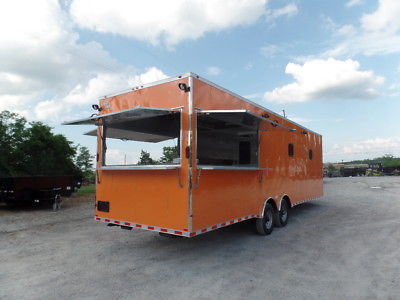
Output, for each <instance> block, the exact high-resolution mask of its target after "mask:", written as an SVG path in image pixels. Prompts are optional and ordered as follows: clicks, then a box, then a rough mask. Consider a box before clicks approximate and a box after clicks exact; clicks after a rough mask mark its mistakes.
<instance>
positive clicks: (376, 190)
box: [0, 177, 400, 299]
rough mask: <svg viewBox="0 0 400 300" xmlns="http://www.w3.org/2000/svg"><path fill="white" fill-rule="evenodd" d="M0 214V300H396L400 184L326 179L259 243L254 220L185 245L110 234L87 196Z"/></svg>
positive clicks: (144, 235)
mask: <svg viewBox="0 0 400 300" xmlns="http://www.w3.org/2000/svg"><path fill="white" fill-rule="evenodd" d="M63 205H64V206H63V209H62V210H61V211H59V212H55V213H54V212H52V211H51V210H50V209H46V208H42V209H24V210H7V209H6V208H5V207H0V299H56V298H60V299H76V298H80V299H81V298H83V299H94V298H96V299H187V298H196V299H198V298H200V299H211V298H212V299H243V298H245V297H250V298H253V299H265V298H278V297H279V298H289V299H292V298H293V299H321V298H323V299H337V298H340V299H349V298H353V299H399V297H400V296H399V295H400V177H375V178H373V177H354V178H330V179H325V196H324V198H323V199H322V200H321V201H316V202H311V203H306V204H303V205H300V206H298V207H295V208H293V209H292V211H291V216H290V220H289V224H288V225H287V226H286V227H284V228H278V229H275V230H274V232H273V233H272V235H270V236H267V237H263V236H258V235H256V234H254V233H253V227H252V226H253V225H252V223H251V222H247V223H240V224H236V225H232V226H230V227H227V228H223V229H220V230H217V231H214V232H211V233H207V234H204V235H201V236H198V237H195V238H192V239H170V238H165V237H160V236H159V235H158V234H156V233H153V232H149V231H141V230H132V231H125V230H121V229H119V228H115V227H112V228H109V227H106V226H105V224H104V223H98V222H95V221H93V198H92V197H91V196H89V197H87V196H86V197H80V198H79V197H73V198H70V199H66V200H65V202H64V204H63Z"/></svg>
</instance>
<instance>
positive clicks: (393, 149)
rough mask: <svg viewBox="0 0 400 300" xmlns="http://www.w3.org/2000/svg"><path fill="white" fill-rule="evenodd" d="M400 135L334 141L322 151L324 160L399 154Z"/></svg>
mask: <svg viewBox="0 0 400 300" xmlns="http://www.w3.org/2000/svg"><path fill="white" fill-rule="evenodd" d="M399 149H400V137H386V138H372V139H366V140H362V141H354V142H348V143H335V144H333V145H331V146H329V148H328V149H327V151H326V152H325V153H324V160H325V161H338V160H342V159H343V160H352V159H357V158H366V157H377V156H381V155H385V154H392V155H399V154H400V150H399Z"/></svg>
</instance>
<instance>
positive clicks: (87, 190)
mask: <svg viewBox="0 0 400 300" xmlns="http://www.w3.org/2000/svg"><path fill="white" fill-rule="evenodd" d="M94 192H96V185H95V184H89V185H83V186H81V188H80V189H79V190H78V192H77V194H78V195H88V194H93V193H94Z"/></svg>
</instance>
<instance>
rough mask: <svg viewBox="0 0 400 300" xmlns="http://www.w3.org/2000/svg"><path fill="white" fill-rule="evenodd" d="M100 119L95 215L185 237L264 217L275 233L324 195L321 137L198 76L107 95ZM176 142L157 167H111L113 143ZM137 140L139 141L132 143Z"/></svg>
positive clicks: (93, 120) (259, 223)
mask: <svg viewBox="0 0 400 300" xmlns="http://www.w3.org/2000/svg"><path fill="white" fill-rule="evenodd" d="M93 107H94V109H97V110H98V113H97V114H95V115H92V116H91V117H90V118H87V119H82V120H77V121H73V122H67V123H64V124H69V125H73V124H76V125H81V124H92V125H96V126H97V129H95V130H92V131H90V132H88V133H87V134H88V135H94V136H97V158H96V161H97V168H96V176H97V179H96V180H97V183H96V212H95V220H97V221H102V222H105V223H108V224H113V225H117V226H121V228H124V229H130V228H141V229H146V230H152V231H158V232H161V233H165V234H172V235H178V236H184V237H194V236H197V235H199V234H202V233H205V232H208V231H211V230H215V229H218V228H221V227H224V226H228V225H230V224H234V223H237V222H241V221H244V220H248V219H255V226H256V229H257V231H258V232H259V233H260V234H262V235H266V234H269V233H271V231H272V229H273V228H274V226H284V225H286V223H287V222H288V217H289V213H290V208H291V207H293V206H295V205H298V204H300V203H303V202H306V201H310V200H313V199H316V198H318V197H321V196H322V194H323V184H322V136H321V135H320V134H318V133H315V132H313V131H312V130H310V129H307V128H305V127H303V126H301V125H299V124H297V123H295V122H293V121H290V120H289V119H287V118H284V117H282V116H280V115H279V114H276V113H274V112H272V111H270V110H268V109H266V108H264V107H262V106H260V105H258V104H255V103H253V102H250V101H249V100H247V99H245V98H243V97H241V96H239V95H236V94H235V93H232V92H230V91H228V90H226V89H224V88H222V87H220V86H218V85H216V84H214V83H212V82H210V81H208V80H206V79H204V78H202V77H200V76H198V75H196V74H194V73H187V74H184V75H181V76H177V77H172V78H168V79H164V80H161V81H158V82H155V83H151V84H145V85H142V86H138V87H134V88H132V89H130V90H129V91H127V92H123V93H119V94H115V95H111V96H107V97H105V98H104V99H101V100H100V101H99V103H98V105H93ZM115 139H119V140H124V141H136V142H137V141H140V142H141V143H153V144H154V143H155V144H157V143H160V142H164V141H168V140H171V139H175V140H176V141H177V144H176V148H177V151H176V155H175V157H174V158H173V159H172V160H170V161H167V162H163V163H154V164H144V165H143V164H141V165H139V164H129V163H128V164H127V163H123V164H112V163H111V161H110V162H109V161H107V151H110V150H109V149H108V147H107V146H108V144H109V143H111V142H112V140H115ZM132 146H133V144H132Z"/></svg>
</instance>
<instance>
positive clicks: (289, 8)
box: [269, 3, 299, 19]
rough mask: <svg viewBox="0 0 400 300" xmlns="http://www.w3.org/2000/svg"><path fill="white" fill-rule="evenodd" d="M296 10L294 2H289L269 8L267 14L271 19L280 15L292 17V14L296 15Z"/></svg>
mask: <svg viewBox="0 0 400 300" xmlns="http://www.w3.org/2000/svg"><path fill="white" fill-rule="evenodd" d="M298 12H299V9H298V8H297V6H296V4H294V3H291V4H288V5H286V6H284V7H281V8H277V9H273V10H271V11H270V13H269V16H270V17H271V18H273V19H275V18H278V17H282V16H287V17H292V16H294V15H297V13H298Z"/></svg>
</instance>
